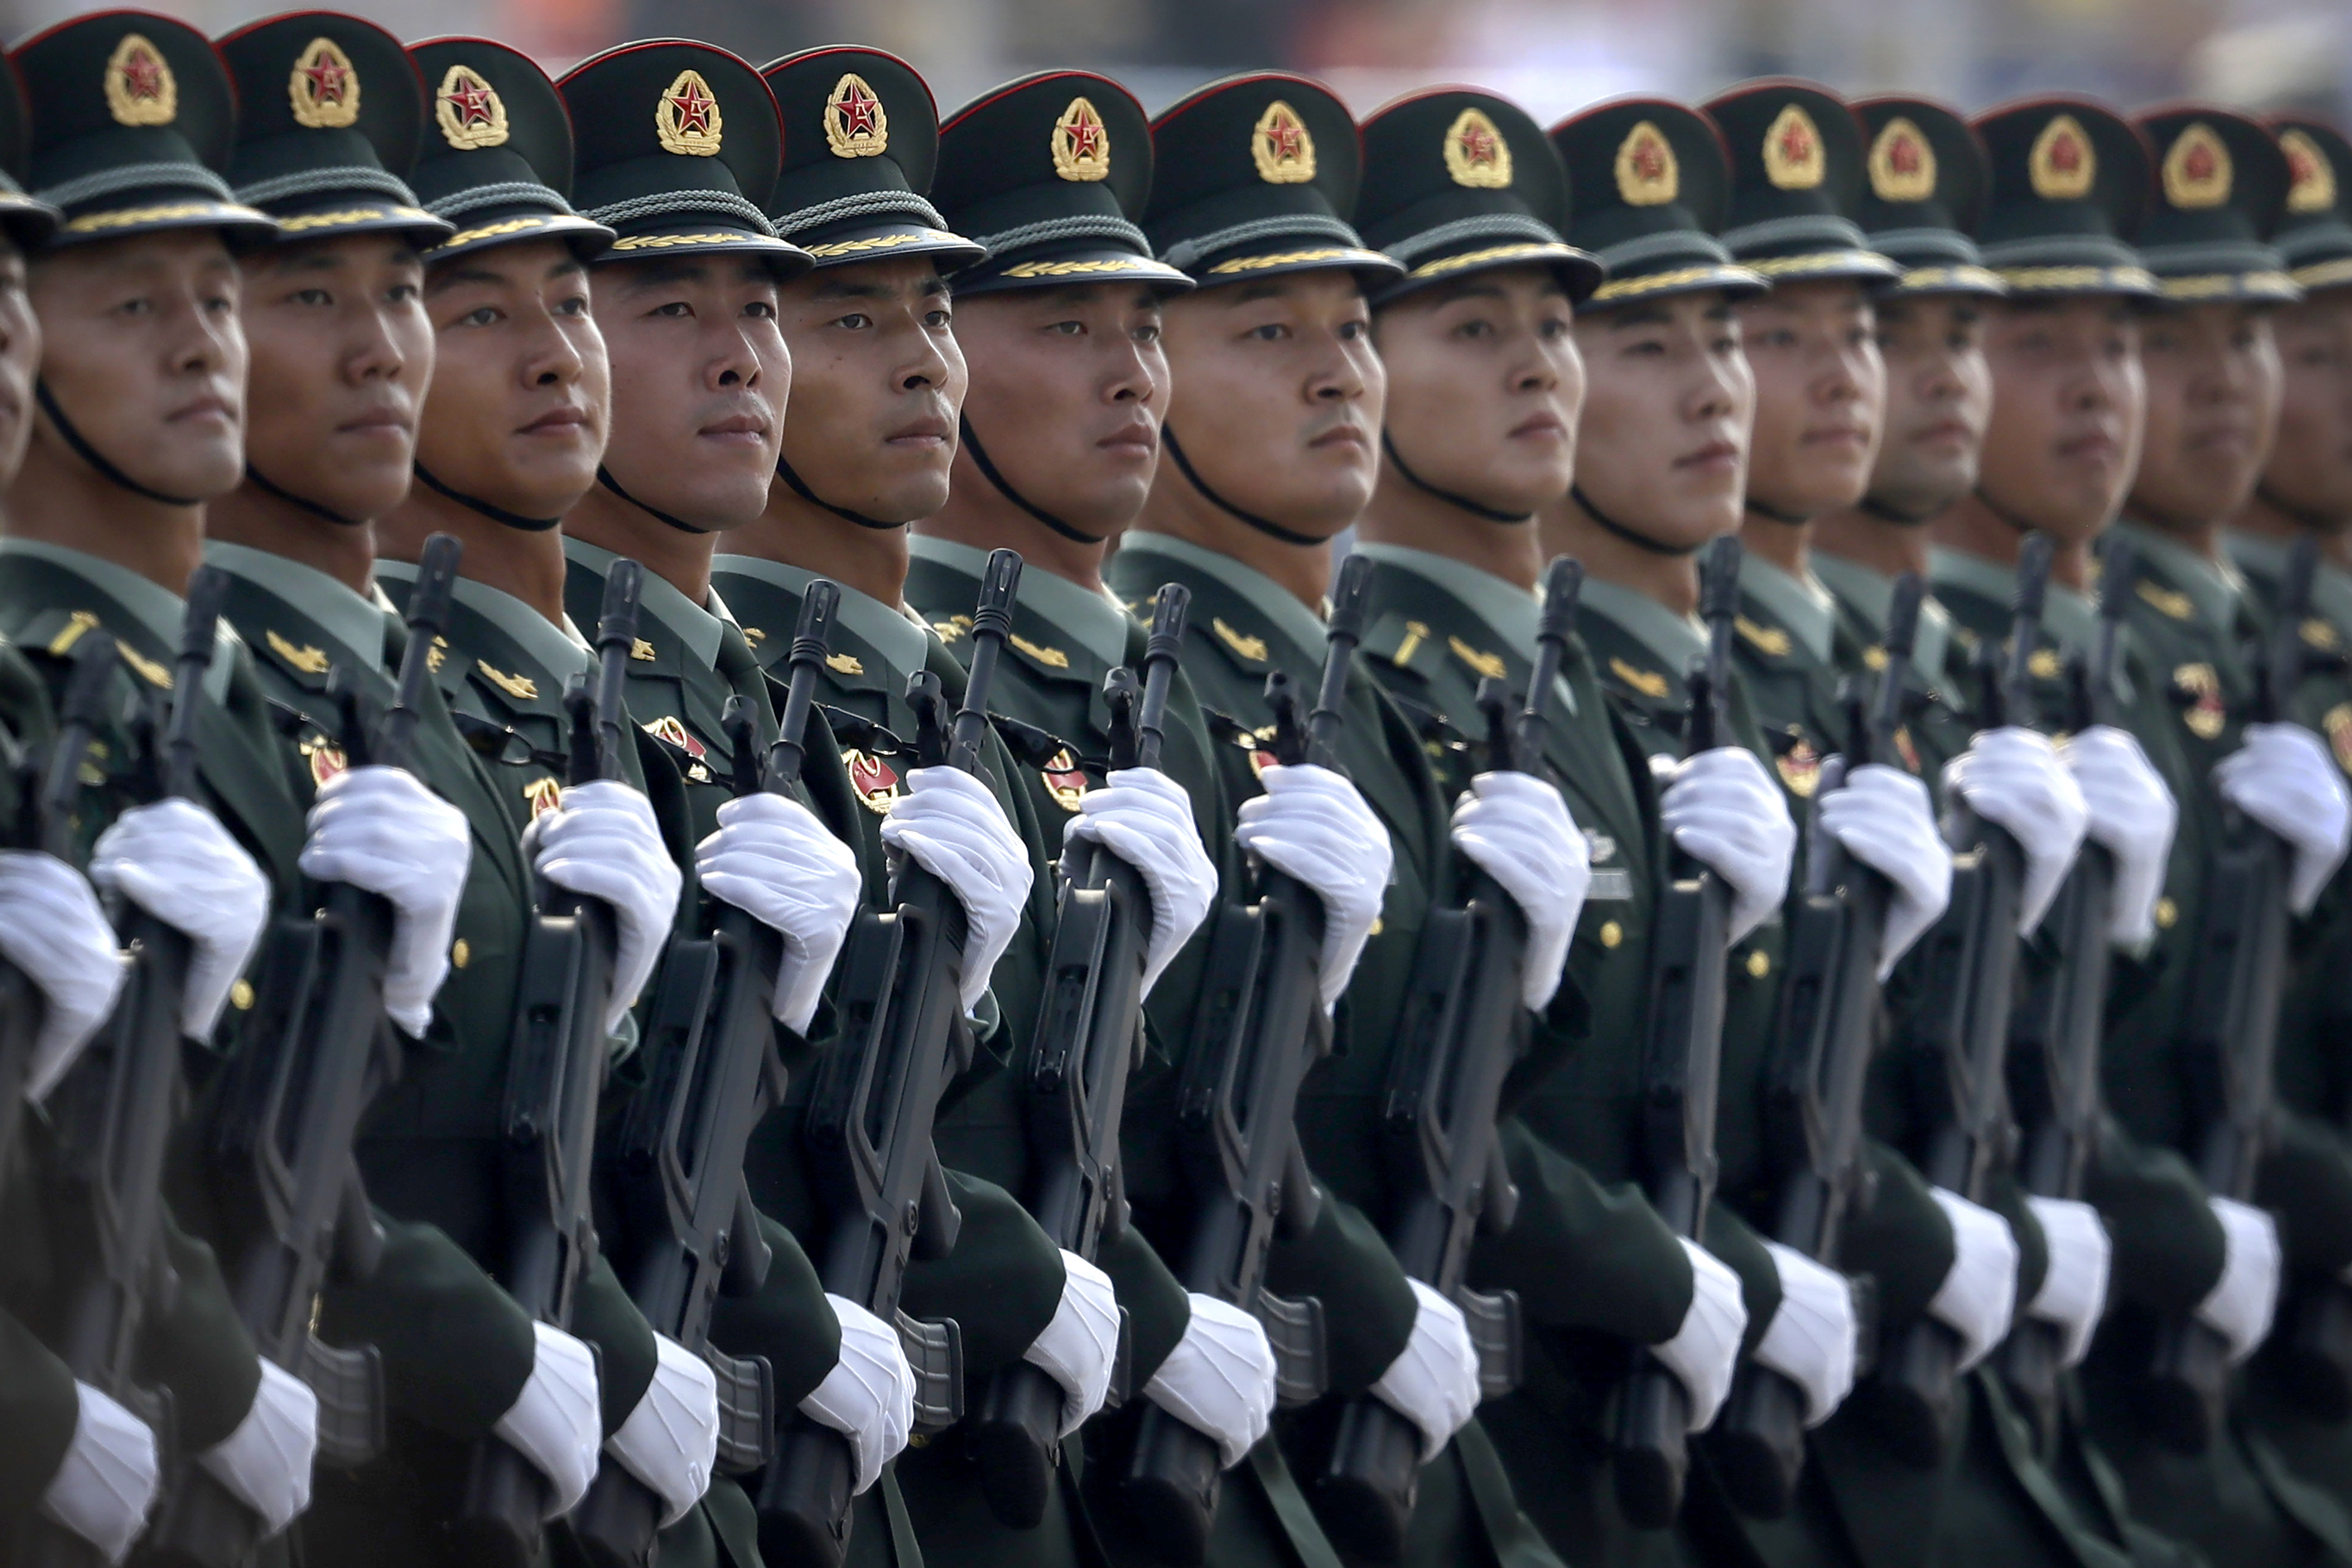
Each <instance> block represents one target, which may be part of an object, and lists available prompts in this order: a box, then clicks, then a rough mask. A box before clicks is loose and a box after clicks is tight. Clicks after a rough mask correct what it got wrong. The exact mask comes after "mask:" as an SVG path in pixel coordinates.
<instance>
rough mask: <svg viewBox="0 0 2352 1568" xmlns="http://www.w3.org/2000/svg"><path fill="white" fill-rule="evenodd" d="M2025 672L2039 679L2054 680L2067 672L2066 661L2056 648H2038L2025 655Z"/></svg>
mask: <svg viewBox="0 0 2352 1568" xmlns="http://www.w3.org/2000/svg"><path fill="white" fill-rule="evenodd" d="M2025 673H2026V674H2029V675H2032V677H2033V678H2034V679H2035V680H2037V681H2054V680H2056V679H2057V678H2058V677H2059V676H2061V675H2063V674H2065V673H2066V662H2065V661H2064V660H2063V659H2061V658H2060V657H2059V656H2058V650H2057V649H2055V648H2036V649H2034V650H2033V652H2032V653H2028V654H2027V655H2026V656H2025Z"/></svg>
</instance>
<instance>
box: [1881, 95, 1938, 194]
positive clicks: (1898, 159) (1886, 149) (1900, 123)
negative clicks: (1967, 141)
mask: <svg viewBox="0 0 2352 1568" xmlns="http://www.w3.org/2000/svg"><path fill="white" fill-rule="evenodd" d="M1870 188H1871V190H1872V191H1873V192H1874V193H1875V194H1876V195H1877V197H1878V199H1879V200H1880V201H1882V202H1924V201H1926V200H1927V198H1928V197H1930V196H1932V195H1934V194H1935V193H1936V150H1935V148H1934V147H1932V146H1930V145H1929V144H1928V141H1927V137H1925V136H1924V135H1922V134H1920V131H1919V128H1918V127H1917V126H1916V125H1914V124H1912V123H1911V122H1910V121H1909V120H1905V119H1903V118H1901V117H1900V116H1898V117H1896V118H1895V119H1893V120H1888V121H1887V122H1886V125H1885V129H1884V130H1882V131H1879V133H1878V140H1877V141H1873V142H1872V143H1871V144H1870Z"/></svg>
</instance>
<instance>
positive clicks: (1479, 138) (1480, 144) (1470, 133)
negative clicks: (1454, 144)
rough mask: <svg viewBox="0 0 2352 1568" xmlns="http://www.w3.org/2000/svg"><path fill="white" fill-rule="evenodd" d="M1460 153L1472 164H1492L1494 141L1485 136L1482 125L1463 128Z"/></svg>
mask: <svg viewBox="0 0 2352 1568" xmlns="http://www.w3.org/2000/svg"><path fill="white" fill-rule="evenodd" d="M1462 151H1463V152H1464V154H1465V156H1467V157H1468V158H1469V160H1470V162H1473V163H1492V162H1494V161H1495V139H1494V137H1492V136H1490V135H1488V134H1487V132H1486V127H1485V126H1483V125H1471V126H1465V127H1464V128H1463V131H1462Z"/></svg>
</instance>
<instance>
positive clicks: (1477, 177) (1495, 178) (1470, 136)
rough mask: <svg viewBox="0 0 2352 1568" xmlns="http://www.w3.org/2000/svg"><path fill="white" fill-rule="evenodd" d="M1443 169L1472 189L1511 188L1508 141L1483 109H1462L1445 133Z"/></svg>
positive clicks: (1460, 183)
mask: <svg viewBox="0 0 2352 1568" xmlns="http://www.w3.org/2000/svg"><path fill="white" fill-rule="evenodd" d="M1445 172H1446V173H1448V174H1450V175H1452V176H1453V178H1454V183H1455V184H1457V185H1467V186H1468V187H1470V188H1471V189H1472V190H1474V191H1507V190H1509V189H1510V188H1511V144H1510V143H1509V142H1508V141H1504V140H1503V132H1502V128H1501V127H1499V126H1497V125H1496V123H1495V122H1494V120H1492V119H1490V118H1489V117H1488V116H1487V114H1486V110H1482V109H1477V108H1475V107H1474V108H1470V109H1465V110H1463V111H1462V112H1461V113H1460V114H1457V115H1455V116H1454V123H1453V124H1452V125H1451V126H1450V127H1448V128H1447V130H1446V132H1445Z"/></svg>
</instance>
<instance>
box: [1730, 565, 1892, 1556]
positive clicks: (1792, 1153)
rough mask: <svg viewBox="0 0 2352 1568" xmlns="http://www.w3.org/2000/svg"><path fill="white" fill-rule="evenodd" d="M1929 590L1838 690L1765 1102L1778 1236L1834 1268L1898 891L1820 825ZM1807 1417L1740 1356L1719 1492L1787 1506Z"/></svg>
mask: <svg viewBox="0 0 2352 1568" xmlns="http://www.w3.org/2000/svg"><path fill="white" fill-rule="evenodd" d="M1926 594H1927V588H1926V585H1925V584H1924V583H1922V582H1921V581H1920V580H1919V576H1918V574H1917V573H1916V572H1908V571H1906V572H1905V573H1904V574H1903V575H1902V576H1901V577H1899V578H1897V579H1895V600H1894V603H1893V605H1892V606H1891V607H1890V609H1889V611H1888V612H1887V617H1886V637H1885V651H1886V664H1885V666H1884V668H1882V669H1881V671H1880V672H1879V677H1878V691H1877V693H1876V695H1875V696H1874V698H1873V700H1872V702H1871V705H1870V706H1869V708H1868V709H1867V711H1865V710H1864V708H1863V705H1862V700H1861V698H1860V696H1859V695H1856V694H1855V692H1854V691H1853V687H1852V686H1851V685H1848V687H1847V689H1846V691H1845V692H1844V694H1843V695H1844V697H1845V699H1846V700H1845V704H1844V706H1846V709H1847V715H1848V739H1847V745H1846V754H1845V755H1844V756H1843V757H1832V758H1830V759H1829V760H1828V761H1826V762H1825V763H1823V764H1822V776H1821V780H1820V789H1819V790H1818V792H1817V793H1816V794H1815V795H1814V797H1813V813H1812V821H1811V825H1810V826H1809V827H1808V829H1807V831H1806V862H1805V891H1804V894H1803V896H1802V897H1801V898H1800V899H1799V900H1798V902H1797V906H1796V908H1795V910H1794V912H1793V913H1792V915H1791V916H1790V928H1789V959H1788V967H1787V978H1786V979H1785V980H1784V981H1783V982H1782V985H1781V988H1780V1028H1779V1032H1778V1040H1779V1042H1780V1044H1779V1051H1777V1053H1776V1061H1775V1062H1774V1066H1773V1071H1772V1075H1771V1078H1770V1081H1769V1086H1768V1089H1767V1094H1768V1100H1767V1105H1766V1111H1767V1116H1768V1120H1769V1124H1770V1125H1771V1127H1772V1131H1773V1143H1774V1145H1776V1147H1775V1154H1776V1155H1777V1158H1776V1160H1775V1164H1776V1165H1777V1166H1779V1172H1778V1175H1779V1182H1778V1185H1779V1188H1780V1192H1779V1197H1778V1200H1777V1205H1776V1207H1777V1213H1776V1216H1775V1219H1774V1224H1773V1228H1772V1237H1773V1239H1774V1240H1776V1241H1779V1242H1780V1243H1781V1244H1782V1245H1783V1246H1786V1247H1791V1248H1794V1249H1796V1250H1798V1251H1800V1252H1801V1253H1803V1254H1804V1255H1805V1256H1806V1257H1808V1258H1811V1259H1812V1260H1814V1261H1816V1262H1819V1263H1822V1264H1826V1265H1828V1266H1829V1267H1831V1268H1835V1267H1836V1266H1837V1260H1838V1243H1839V1239H1840V1236H1841V1234H1842V1232H1843V1229H1844V1226H1845V1217H1846V1214H1847V1212H1848V1210H1849V1209H1851V1208H1853V1207H1855V1206H1856V1205H1857V1204H1859V1203H1861V1202H1862V1201H1864V1198H1865V1196H1866V1188H1867V1185H1868V1179H1869V1178H1868V1173H1867V1172H1866V1171H1865V1169H1864V1165H1863V1124H1862V1105H1863V1094H1864V1087H1865V1085H1866V1084H1867V1082H1868V1081H1869V1077H1870V1061H1871V1058H1872V1056H1873V1055H1874V1054H1875V1053H1876V1051H1877V1049H1878V1035H1879V1002H1878V950H1879V947H1880V945H1881V944H1882V942H1883V941H1884V939H1885V934H1886V915H1887V909H1888V906H1889V904H1891V903H1892V902H1893V898H1894V890H1893V889H1892V888H1891V887H1889V886H1888V885H1887V882H1886V878H1885V877H1884V876H1882V875H1881V874H1879V873H1877V872H1874V871H1873V870H1871V869H1870V868H1869V867H1868V866H1865V865H1864V864H1863V863H1862V862H1859V861H1857V860H1855V859H1854V858H1853V856H1851V855H1849V854H1847V853H1846V852H1845V850H1844V848H1843V846H1842V845H1841V844H1839V843H1838V841H1836V840H1835V839H1834V838H1832V837H1831V836H1830V834H1829V833H1827V832H1826V831H1823V830H1822V821H1821V808H1822V802H1823V801H1824V800H1828V799H1829V798H1830V796H1831V795H1832V794H1834V793H1835V792H1836V791H1837V790H1838V789H1841V788H1842V787H1843V785H1844V783H1845V781H1846V780H1847V779H1849V778H1851V777H1853V770H1854V769H1855V768H1861V767H1864V766H1865V765H1866V764H1868V763H1870V762H1872V761H1874V760H1875V759H1877V758H1885V757H1892V756H1894V755H1895V732H1896V731H1897V730H1898V729H1899V728H1901V727H1902V723H1903V695H1904V693H1903V687H1904V683H1905V681H1906V679H1907V678H1908V676H1909V674H1910V670H1911V651H1912V647H1913V645H1914V643H1915V641H1916V638H1917V635H1918V631H1919V608H1920V604H1921V602H1922V601H1923V600H1924V599H1925V598H1926ZM1805 1416H1806V1409H1805V1396H1804V1392H1803V1390H1801V1389H1800V1388H1799V1387H1798V1386H1797V1385H1796V1384H1795V1383H1793V1382H1791V1381H1790V1379H1789V1378H1787V1377H1785V1376H1783V1375H1781V1374H1780V1373H1778V1372H1775V1371H1773V1370H1772V1369H1771V1368H1770V1367H1768V1366H1765V1365H1763V1364H1760V1363H1758V1362H1755V1361H1752V1360H1751V1361H1749V1362H1748V1363H1747V1364H1744V1365H1743V1366H1741V1368H1740V1369H1739V1374H1738V1379H1737V1380H1736V1381H1735V1382H1734V1383H1733V1385H1732V1389H1731V1399H1730V1402H1729V1404H1727V1406H1725V1407H1724V1412H1723V1416H1722V1419H1721V1420H1720V1421H1718V1422H1717V1425H1716V1427H1715V1430H1714V1433H1713V1434H1712V1440H1711V1444H1710V1446H1711V1448H1712V1449H1713V1451H1714V1454H1715V1458H1716V1465H1717V1470H1718V1471H1719V1472H1720V1473H1721V1475H1722V1477H1723V1483H1724V1490H1726V1491H1727V1492H1728V1493H1729V1494H1730V1496H1731V1500H1732V1501H1733V1502H1734V1503H1735V1504H1737V1505H1738V1508H1739V1509H1740V1511H1742V1512H1744V1513H1748V1514H1750V1515H1752V1516H1754V1517H1756V1518H1759V1519H1780V1518H1783V1517H1785V1516H1786V1515H1787V1513H1788V1511H1789V1508H1790V1504H1791V1503H1792V1502H1793V1501H1794V1500H1795V1497H1796V1490H1797V1478H1798V1475H1799V1473H1800V1472H1801V1470H1802V1469H1804V1464H1805Z"/></svg>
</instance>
